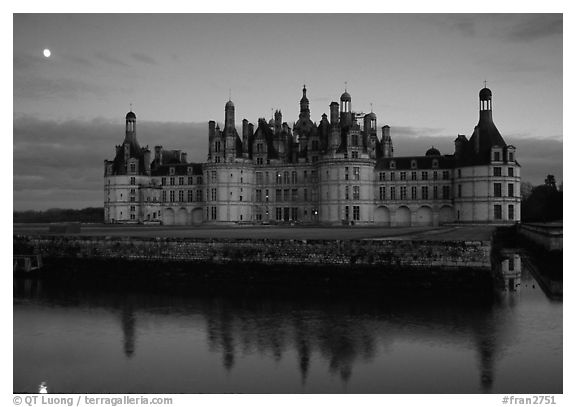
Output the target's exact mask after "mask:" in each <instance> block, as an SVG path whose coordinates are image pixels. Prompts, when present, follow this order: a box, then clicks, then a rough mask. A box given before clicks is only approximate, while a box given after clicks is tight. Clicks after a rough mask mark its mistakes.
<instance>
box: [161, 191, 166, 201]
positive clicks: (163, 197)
mask: <svg viewBox="0 0 576 407" xmlns="http://www.w3.org/2000/svg"><path fill="white" fill-rule="evenodd" d="M162 202H166V191H162Z"/></svg>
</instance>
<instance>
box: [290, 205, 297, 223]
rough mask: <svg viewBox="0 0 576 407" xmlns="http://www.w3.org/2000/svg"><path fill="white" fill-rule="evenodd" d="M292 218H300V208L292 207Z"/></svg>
mask: <svg viewBox="0 0 576 407" xmlns="http://www.w3.org/2000/svg"><path fill="white" fill-rule="evenodd" d="M291 212H292V220H298V208H292V209H291Z"/></svg>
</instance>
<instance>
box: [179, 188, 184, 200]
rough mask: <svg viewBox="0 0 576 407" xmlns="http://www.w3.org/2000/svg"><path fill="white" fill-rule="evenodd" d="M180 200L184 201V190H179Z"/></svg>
mask: <svg viewBox="0 0 576 407" xmlns="http://www.w3.org/2000/svg"><path fill="white" fill-rule="evenodd" d="M178 201H179V202H184V191H178Z"/></svg>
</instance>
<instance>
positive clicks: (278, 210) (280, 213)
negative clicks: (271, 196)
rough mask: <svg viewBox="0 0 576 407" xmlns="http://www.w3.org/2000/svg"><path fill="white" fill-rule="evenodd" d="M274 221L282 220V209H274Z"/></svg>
mask: <svg viewBox="0 0 576 407" xmlns="http://www.w3.org/2000/svg"><path fill="white" fill-rule="evenodd" d="M276 220H277V221H281V220H282V208H276Z"/></svg>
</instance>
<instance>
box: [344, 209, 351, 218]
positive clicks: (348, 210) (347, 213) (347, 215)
mask: <svg viewBox="0 0 576 407" xmlns="http://www.w3.org/2000/svg"><path fill="white" fill-rule="evenodd" d="M344 219H345V220H350V207H349V206H345V207H344Z"/></svg>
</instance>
